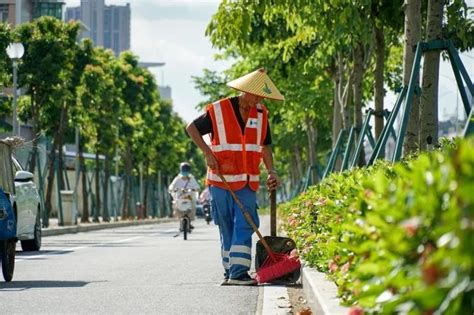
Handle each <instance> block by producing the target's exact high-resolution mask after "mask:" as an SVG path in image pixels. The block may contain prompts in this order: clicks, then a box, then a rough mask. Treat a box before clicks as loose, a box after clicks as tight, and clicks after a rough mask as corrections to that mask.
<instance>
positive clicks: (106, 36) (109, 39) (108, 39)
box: [104, 32, 112, 48]
mask: <svg viewBox="0 0 474 315" xmlns="http://www.w3.org/2000/svg"><path fill="white" fill-rule="evenodd" d="M104 47H105V48H112V35H111V33H110V32H104Z"/></svg>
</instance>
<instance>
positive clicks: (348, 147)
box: [341, 126, 356, 171]
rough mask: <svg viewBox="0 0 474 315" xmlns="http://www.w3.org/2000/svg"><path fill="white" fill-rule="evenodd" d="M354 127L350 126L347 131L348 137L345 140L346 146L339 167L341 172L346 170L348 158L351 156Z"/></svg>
mask: <svg viewBox="0 0 474 315" xmlns="http://www.w3.org/2000/svg"><path fill="white" fill-rule="evenodd" d="M355 128H356V127H354V126H351V128H350V129H349V137H348V139H347V145H346V149H345V150H344V157H343V159H342V166H341V171H345V170H346V169H347V166H348V164H349V158H350V156H351V148H352V143H353V142H354V137H355V134H354V130H355Z"/></svg>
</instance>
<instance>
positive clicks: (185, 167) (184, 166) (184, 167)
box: [179, 162, 191, 176]
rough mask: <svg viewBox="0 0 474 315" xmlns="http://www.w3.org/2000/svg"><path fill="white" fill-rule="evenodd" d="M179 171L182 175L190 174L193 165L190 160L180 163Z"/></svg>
mask: <svg viewBox="0 0 474 315" xmlns="http://www.w3.org/2000/svg"><path fill="white" fill-rule="evenodd" d="M179 172H180V173H181V175H184V176H188V175H189V173H190V172H191V165H190V164H189V163H188V162H183V163H181V164H180V165H179Z"/></svg>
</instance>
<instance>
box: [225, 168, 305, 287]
mask: <svg viewBox="0 0 474 315" xmlns="http://www.w3.org/2000/svg"><path fill="white" fill-rule="evenodd" d="M217 175H218V176H219V178H220V179H221V180H222V182H224V185H225V186H226V188H227V190H229V192H230V194H231V195H232V198H234V200H235V202H236V203H237V205H238V206H239V208H240V210H241V211H242V214H243V215H244V218H245V220H247V222H248V223H249V224H250V226H251V227H252V229H253V231H254V232H255V233H256V234H257V236H258V238H259V239H260V242H261V243H262V245H263V247H265V250H266V251H267V253H268V257H267V258H266V259H265V261H264V262H263V264H262V266H261V267H260V268H259V269H258V270H257V276H256V277H255V279H256V280H257V282H258V283H260V284H261V283H265V282H271V281H272V280H275V279H278V278H280V277H282V276H284V275H286V274H289V273H292V272H294V271H295V270H298V269H299V268H301V263H300V261H299V259H298V258H293V257H290V256H289V255H288V254H282V253H275V252H273V251H272V249H271V248H270V246H269V245H268V243H267V241H265V239H264V238H263V236H262V234H260V231H259V230H258V228H257V226H256V225H255V223H254V222H253V220H252V217H251V216H250V213H249V212H248V211H247V210H246V209H245V208H244V206H243V205H242V203H241V202H240V200H239V198H237V195H236V194H235V193H234V191H233V190H232V189H231V188H230V186H229V184H228V183H227V181H226V179H225V178H224V176H222V175H221V174H219V173H218V174H217Z"/></svg>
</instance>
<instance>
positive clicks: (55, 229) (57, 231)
mask: <svg viewBox="0 0 474 315" xmlns="http://www.w3.org/2000/svg"><path fill="white" fill-rule="evenodd" d="M173 221H176V219H175V218H168V217H166V218H158V219H140V220H137V219H130V220H120V219H119V221H114V219H113V218H111V221H110V222H100V223H96V222H92V219H91V223H81V222H78V224H76V225H68V226H59V221H58V219H57V218H50V219H49V227H47V228H42V229H41V232H42V236H53V235H61V234H67V233H79V232H88V231H95V230H102V229H112V228H117V227H125V226H133V225H143V224H156V223H164V222H173Z"/></svg>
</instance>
